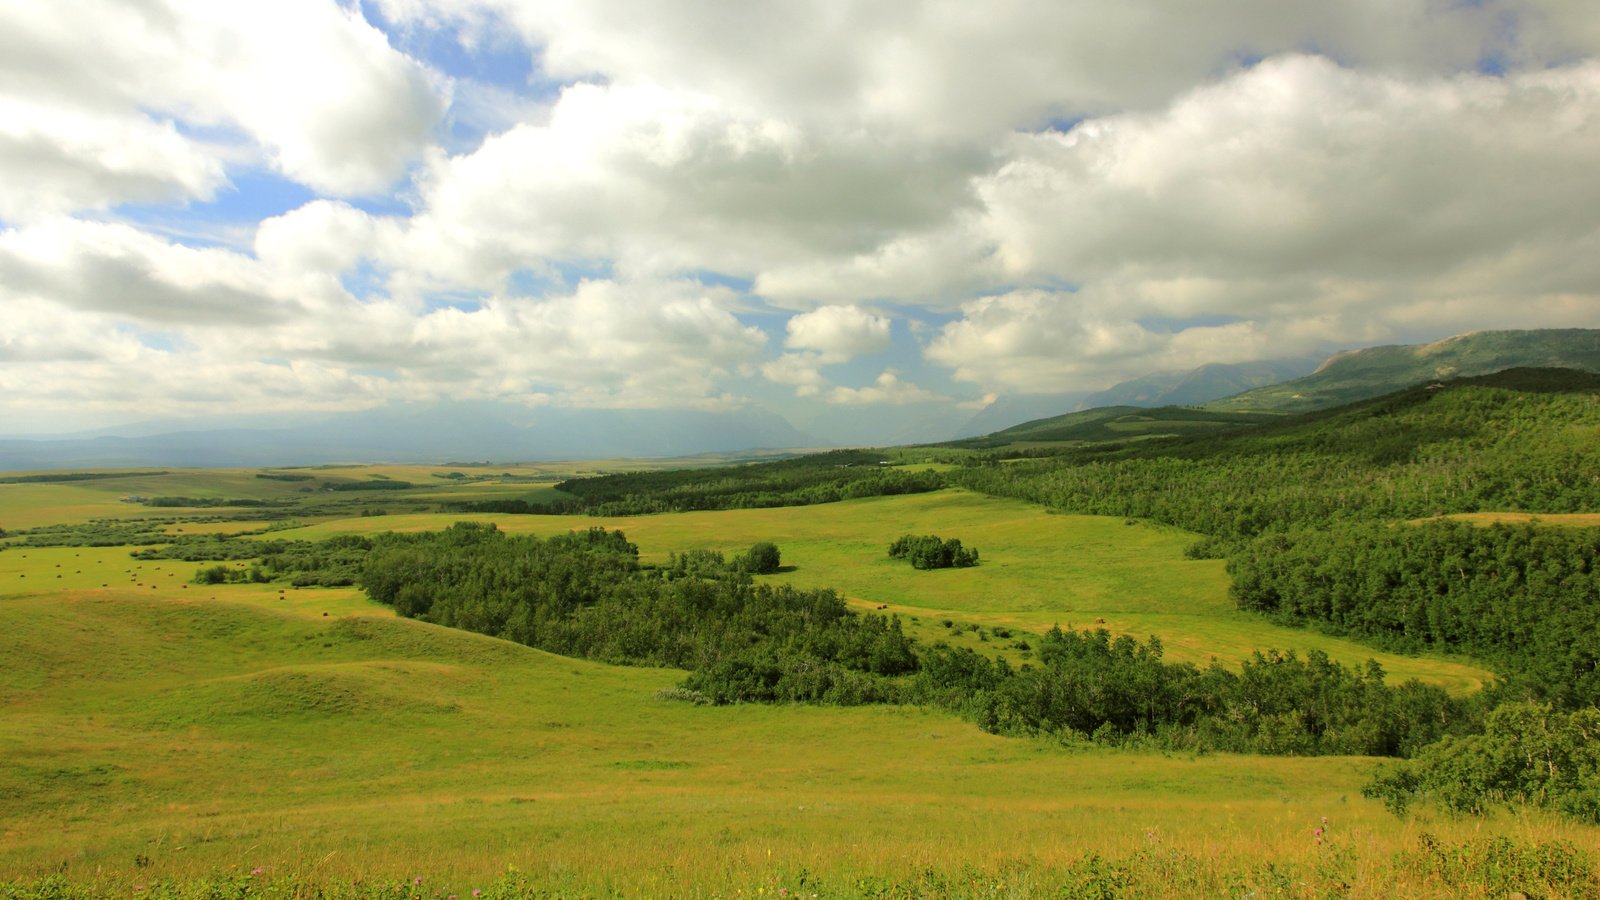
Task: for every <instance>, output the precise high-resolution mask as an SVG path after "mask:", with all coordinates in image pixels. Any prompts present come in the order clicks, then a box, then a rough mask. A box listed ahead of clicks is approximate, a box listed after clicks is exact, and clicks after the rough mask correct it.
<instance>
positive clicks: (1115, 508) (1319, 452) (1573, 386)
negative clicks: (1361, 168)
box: [952, 369, 1600, 706]
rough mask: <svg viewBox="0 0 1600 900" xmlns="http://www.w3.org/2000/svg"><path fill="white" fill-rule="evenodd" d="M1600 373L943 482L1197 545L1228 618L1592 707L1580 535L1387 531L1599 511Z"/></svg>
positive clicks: (1466, 382) (969, 470) (1526, 374)
mask: <svg viewBox="0 0 1600 900" xmlns="http://www.w3.org/2000/svg"><path fill="white" fill-rule="evenodd" d="M1597 437H1600V376H1596V375H1592V374H1588V373H1579V372H1571V371H1563V370H1537V369H1521V370H1510V371H1507V372H1503V373H1499V374H1496V375H1490V376H1484V377H1480V378H1471V379H1460V380H1456V381H1451V382H1446V383H1443V384H1441V385H1433V386H1427V387H1421V388H1414V389H1411V390H1408V391H1403V392H1400V393H1397V394H1392V395H1389V396H1387V397H1383V398H1380V399H1377V400H1372V401H1367V402H1365V403H1360V404H1356V405H1353V406H1348V407H1342V408H1340V409H1337V410H1332V411H1329V412H1326V413H1318V414H1313V415H1309V416H1304V417H1297V418H1295V419H1291V420H1287V421H1285V422H1283V423H1281V424H1277V425H1271V426H1267V427H1263V428H1259V429H1254V430H1251V431H1249V432H1245V433H1238V434H1219V435H1212V436H1207V437H1197V438H1192V439H1179V440H1171V441H1165V442H1160V443H1142V444H1124V445H1102V446H1097V447H1089V448H1082V449H1076V450H1069V451H1066V452H1063V453H1061V454H1059V455H1056V456H1052V457H1049V458H1046V459H1037V460H1024V461H1017V462H1009V463H1002V462H998V461H993V460H991V461H989V462H987V463H986V464H980V465H974V466H970V467H966V468H962V469H959V470H957V471H956V472H955V473H954V474H953V475H952V478H953V479H954V480H955V481H956V482H957V483H959V484H963V485H965V486H967V487H970V488H973V489H975V490H981V491H985V492H988V493H994V494H1001V495H1007V496H1013V497H1021V498H1024V499H1029V500H1034V501H1037V502H1040V503H1044V504H1046V505H1049V506H1051V507H1053V508H1056V509H1061V510H1068V511H1072V512H1087V513H1101V514H1108V515H1122V516H1132V517H1145V518H1151V519H1155V520H1158V521H1162V522H1167V523H1170V524H1174V525H1179V526H1182V527H1184V528H1189V529H1192V530H1194V531H1198V532H1201V533H1203V534H1206V535H1208V536H1209V537H1208V538H1207V539H1206V540H1205V541H1202V542H1201V543H1200V544H1199V545H1197V546H1196V547H1195V548H1193V552H1194V553H1196V554H1205V555H1218V556H1227V557H1229V558H1230V564H1231V566H1232V568H1233V571H1234V573H1235V576H1236V578H1237V583H1236V586H1235V592H1236V594H1235V595H1236V599H1237V600H1238V601H1239V603H1240V605H1241V606H1243V607H1245V608H1247V609H1254V610H1260V611H1264V612H1268V613H1270V614H1272V615H1275V616H1277V617H1279V618H1281V619H1286V620H1292V621H1300V622H1307V623H1312V624H1317V625H1320V626H1321V627H1324V628H1326V629H1328V630H1331V631H1334V632H1336V633H1343V634H1354V635H1360V636H1363V637H1365V638H1367V639H1369V640H1373V641H1375V642H1377V643H1380V644H1384V645H1387V646H1395V647H1409V648H1413V649H1420V648H1423V647H1428V648H1433V649H1444V650H1452V651H1460V652H1465V653H1470V654H1474V655H1477V656H1480V657H1481V658H1484V659H1487V660H1491V661H1494V662H1496V663H1498V664H1499V665H1500V666H1501V668H1502V671H1506V672H1508V673H1510V674H1516V675H1518V676H1521V679H1522V683H1523V684H1524V685H1525V687H1527V689H1528V690H1530V691H1532V692H1533V693H1535V694H1537V695H1539V696H1545V697H1549V698H1552V699H1555V700H1556V701H1558V702H1560V703H1562V704H1564V705H1569V706H1570V705H1573V704H1590V703H1595V702H1597V701H1600V678H1597V677H1596V674H1595V665H1596V659H1597V651H1596V649H1595V648H1596V646H1597V643H1600V642H1597V631H1596V624H1595V623H1596V622H1597V621H1600V594H1597V582H1596V580H1595V575H1594V556H1595V535H1594V534H1592V533H1590V532H1576V533H1563V532H1553V531H1552V530H1551V529H1548V528H1541V527H1538V526H1523V527H1520V528H1515V529H1511V528H1504V529H1489V530H1474V529H1472V528H1470V527H1468V526H1464V525H1450V524H1437V525H1430V526H1425V527H1420V528H1412V527H1409V526H1397V525H1396V524H1395V523H1399V522H1405V521H1408V520H1414V519H1420V518H1424V517H1431V516H1439V515H1444V514H1449V513H1469V512H1476V511H1480V510H1496V511H1506V510H1516V511H1526V512H1536V513H1565V512H1582V511H1593V510H1596V509H1600V440H1597V439H1596V438H1597Z"/></svg>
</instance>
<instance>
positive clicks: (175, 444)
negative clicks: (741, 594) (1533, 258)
mask: <svg viewBox="0 0 1600 900" xmlns="http://www.w3.org/2000/svg"><path fill="white" fill-rule="evenodd" d="M1523 366H1528V367H1560V368H1570V369H1580V370H1584V371H1589V372H1600V329H1561V330H1539V331H1482V332H1474V333H1471V334H1464V335H1457V336H1455V337H1450V338H1445V339H1443V340H1439V341H1434V342H1432V343H1428V344H1415V345H1402V346H1385V347H1371V348H1367V349H1364V350H1354V351H1348V352H1343V353H1337V354H1334V355H1333V356H1331V357H1328V358H1327V359H1325V360H1324V361H1322V362H1321V364H1320V365H1318V364H1317V361H1316V360H1315V359H1313V358H1310V357H1297V358H1288V359H1278V360H1268V361H1263V362H1254V363H1236V364H1211V365H1205V366H1200V367H1199V368H1196V369H1191V370H1187V371H1181V372H1162V373H1156V374H1152V375H1146V376H1143V377H1141V378H1135V379H1132V380H1130V381H1125V382H1123V383H1121V384H1118V385H1115V386H1113V387H1111V388H1108V389H1106V390H1104V391H1100V392H1098V393H1093V394H1082V393H1058V394H1046V395H1030V396H1018V397H1007V398H1001V399H999V400H997V401H996V402H994V403H992V404H990V405H989V406H988V407H987V408H985V409H984V410H982V411H980V412H979V413H978V414H977V415H975V416H974V417H973V418H972V419H970V420H969V421H968V422H967V423H966V425H965V426H964V427H962V428H960V429H959V432H958V433H957V434H956V435H954V436H955V437H960V438H975V439H979V440H984V439H985V438H982V437H980V436H985V435H987V436H989V438H990V439H994V440H1001V441H1002V442H1004V441H1015V440H1034V441H1038V440H1067V439H1080V438H1082V437H1083V436H1085V435H1089V434H1090V433H1095V434H1099V433H1102V432H1104V433H1106V434H1114V433H1119V432H1126V433H1129V434H1157V433H1168V432H1170V431H1173V430H1178V431H1181V430H1184V429H1187V428H1194V427H1202V422H1201V420H1202V419H1203V420H1205V424H1207V425H1209V424H1214V423H1213V420H1212V417H1208V416H1200V415H1197V414H1196V413H1194V412H1192V411H1191V412H1185V413H1177V412H1168V413H1161V414H1146V413H1141V412H1140V411H1141V410H1142V409H1155V408H1161V407H1204V408H1205V409H1206V410H1208V411H1210V412H1212V413H1261V412H1274V413H1286V412H1305V411H1310V410H1315V409H1324V408H1327V407H1331V406H1337V405H1340V404H1343V403H1349V402H1352V401H1355V400H1360V399H1364V398H1367V397H1375V396H1378V395H1381V394H1385V393H1388V392H1390V391H1394V390H1398V389H1400V388H1404V387H1408V386H1411V385H1415V384H1420V383H1424V382H1427V381H1430V380H1436V379H1444V378H1451V377H1460V376H1472V375H1484V374H1488V373H1491V372H1497V371H1500V370H1502V369H1508V368H1512V367H1523ZM1063 410H1065V412H1063ZM851 415H853V416H854V418H851ZM1243 421H1244V419H1242V418H1241V419H1240V420H1239V422H1238V423H1242V422H1243ZM1017 423H1021V424H1017ZM1238 423H1234V424H1238ZM824 424H827V423H822V422H815V423H809V425H810V426H811V428H813V429H815V430H816V431H818V432H819V433H823V429H822V425H824ZM836 424H837V425H838V426H839V427H838V428H830V430H829V431H827V432H826V433H829V434H834V433H835V432H838V434H836V435H835V437H838V436H839V435H843V436H844V437H845V438H846V439H848V440H852V441H857V442H859V443H871V442H873V441H872V440H871V439H870V438H869V437H868V436H869V435H870V434H873V433H874V432H873V431H872V429H873V426H874V424H875V423H874V421H873V416H872V412H871V410H856V411H854V413H853V414H845V415H844V416H842V418H841V420H840V422H839V423H836ZM876 424H877V425H878V426H879V427H881V426H882V422H881V421H880V422H877V423H876ZM841 429H842V430H841ZM951 430H954V429H950V427H949V426H948V425H940V424H939V423H938V422H935V421H929V422H927V423H924V424H921V425H917V426H914V427H902V428H901V432H902V433H900V434H898V435H897V437H898V438H899V440H898V441H897V442H901V443H910V442H921V441H928V440H939V439H940V437H941V436H951V435H950V431H951ZM879 442H881V439H880V441H879ZM828 443H829V442H828V441H824V440H820V439H818V438H817V437H816V436H814V435H812V434H808V433H806V432H805V431H801V430H800V429H797V428H795V427H794V426H793V425H792V424H790V423H789V422H788V421H787V420H786V419H784V418H783V417H781V416H778V415H776V414H774V413H771V412H768V411H764V410H761V409H758V408H744V409H739V410H729V411H697V410H636V409H635V410H627V409H565V408H551V407H540V408H529V407H524V406H518V405H515V404H510V403H497V402H489V401H477V402H466V403H451V404H438V405H433V406H416V407H408V406H400V407H389V408H383V409H375V410H366V411H362V412H354V413H348V414H343V415H325V416H322V417H319V418H309V419H298V420H296V419H285V418H280V419H278V420H276V421H273V422H262V421H261V420H250V419H245V420H239V419H234V420H212V421H211V422H209V423H203V424H202V423H174V422H153V423H145V424H142V425H131V426H124V427H121V428H116V429H107V430H104V431H99V432H89V433H83V434H74V435H56V436H34V437H26V438H24V437H11V438H0V469H6V470H27V469H61V468H72V467H82V466H104V467H136V466H274V465H316V464H321V463H331V462H354V461H383V462H441V461H447V460H484V461H490V460H492V461H515V460H538V459H575V458H578V459H593V458H604V457H639V458H644V457H674V456H690V455H695V454H702V453H730V452H737V451H743V450H752V449H795V448H811V447H821V446H826V445H827V444H828Z"/></svg>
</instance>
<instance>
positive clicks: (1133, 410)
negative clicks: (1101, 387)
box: [946, 406, 1279, 449]
mask: <svg viewBox="0 0 1600 900" xmlns="http://www.w3.org/2000/svg"><path fill="white" fill-rule="evenodd" d="M1277 418H1279V416H1278V415H1277V414H1274V413H1256V412H1216V411H1212V410H1205V409H1195V408H1193V407H1187V406H1162V407H1157V408H1155V409H1147V408H1145V407H1139V406H1103V407H1099V408H1097V409H1086V410H1083V411H1082V412H1073V413H1067V414H1065V415H1060V416H1051V417H1049V418H1046V419H1035V420H1033V421H1031V422H1023V423H1022V424H1021V425H1013V426H1011V427H1010V428H1007V429H1004V430H1002V431H997V432H995V433H994V434H990V435H986V436H984V437H979V438H969V439H967V440H962V441H953V442H951V443H950V444H948V445H946V446H955V447H968V448H973V449H988V448H993V447H1003V446H1006V445H1008V444H1017V443H1062V442H1079V443H1085V444H1093V443H1101V442H1105V441H1128V440H1135V439H1140V438H1153V437H1170V436H1174V435H1184V434H1197V433H1203V432H1211V431H1220V430H1225V429H1231V428H1238V427H1240V426H1245V425H1258V424H1261V423H1263V422H1270V421H1273V420H1275V419H1277Z"/></svg>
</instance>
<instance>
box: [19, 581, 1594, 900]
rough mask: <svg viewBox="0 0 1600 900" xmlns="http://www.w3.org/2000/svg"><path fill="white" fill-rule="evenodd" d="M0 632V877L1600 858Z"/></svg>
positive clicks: (1381, 822) (268, 658)
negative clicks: (1495, 847) (1396, 855)
mask: <svg viewBox="0 0 1600 900" xmlns="http://www.w3.org/2000/svg"><path fill="white" fill-rule="evenodd" d="M0 627H4V628H5V629H6V631H7V633H8V634H9V635H11V636H12V640H11V641H10V642H8V644H7V646H6V650H5V651H4V656H5V659H4V662H5V666H4V672H5V674H4V676H0V677H3V679H4V680H3V681H0V684H3V685H4V690H5V692H6V694H7V695H8V697H9V698H10V702H8V704H7V710H6V714H5V727H4V729H3V730H0V759H3V760H4V763H3V764H0V809H3V811H4V821H5V823H6V824H5V832H4V836H5V842H4V844H3V849H0V877H4V876H17V875H31V874H42V873H45V872H52V871H57V870H58V869H61V870H64V871H66V872H68V873H71V874H77V875H80V876H87V875H89V874H90V873H99V874H100V875H101V876H102V877H104V876H106V875H108V874H109V875H111V876H113V878H114V879H122V883H123V884H125V885H131V884H133V883H136V882H147V881H150V880H152V879H159V878H162V877H181V876H184V875H187V874H194V873H205V872H210V871H213V870H216V869H221V870H224V871H226V870H228V868H229V867H230V866H236V867H238V869H237V870H236V871H243V870H246V869H249V868H254V867H256V866H264V867H267V868H269V869H270V870H271V871H274V872H279V871H282V872H304V871H305V870H307V869H311V868H312V867H320V868H319V870H318V871H319V873H320V875H321V876H324V877H329V878H343V877H360V876H368V877H370V876H381V877H390V878H393V877H406V878H410V877H414V876H416V875H422V876H425V877H426V878H427V883H428V884H429V885H430V886H448V887H450V888H451V889H452V890H458V891H461V892H462V893H465V891H467V890H470V889H471V888H472V887H473V886H474V885H480V884H483V883H485V882H486V881H488V880H489V879H491V878H493V877H494V876H495V875H497V874H498V873H499V872H501V871H503V870H504V869H505V867H506V866H507V865H515V866H517V867H519V868H520V869H522V870H523V871H525V872H528V873H530V874H531V875H533V876H535V877H536V878H538V879H541V880H546V881H554V882H556V883H558V884H559V883H567V884H569V885H571V886H572V887H574V888H576V889H578V890H580V891H600V890H606V889H620V890H623V891H625V892H629V893H634V892H644V893H685V894H693V893H698V892H701V891H700V890H697V889H696V886H699V888H700V889H701V890H709V889H710V888H711V887H712V886H719V887H733V886H742V887H743V888H745V889H746V890H747V891H751V892H753V889H755V888H756V887H759V886H761V885H763V884H766V885H769V886H778V885H779V884H780V883H781V882H783V881H785V880H787V881H789V882H790V883H791V884H793V883H794V879H796V878H797V877H798V873H799V872H801V871H802V870H804V871H809V872H810V873H812V874H813V875H815V876H817V877H819V878H822V879H825V880H826V881H828V882H831V883H844V882H848V880H849V878H850V877H851V875H850V873H883V874H889V875H910V874H914V873H917V872H920V871H922V870H924V869H928V868H933V869H938V870H947V871H953V870H958V869H959V868H960V867H961V866H964V865H967V866H976V867H980V868H985V869H994V870H996V871H998V870H1000V869H1001V868H1003V867H1004V866H1005V865H1007V864H1011V863H1017V864H1025V865H1028V866H1033V867H1040V866H1042V867H1051V866H1060V865H1065V864H1068V863H1070V862H1071V861H1073V860H1075V859H1077V858H1079V857H1081V856H1082V855H1083V854H1085V853H1086V852H1094V853H1098V854H1102V855H1110V856H1122V855H1127V854H1132V853H1135V852H1137V851H1140V850H1145V849H1149V848H1151V847H1161V848H1166V849H1170V850H1172V851H1176V852H1180V853H1184V854H1189V855H1192V856H1194V857H1196V858H1198V859H1200V860H1203V861H1205V865H1206V866H1214V867H1216V869H1217V871H1218V872H1226V871H1228V870H1231V869H1242V870H1247V871H1248V870H1250V869H1252V868H1253V867H1255V864H1256V862H1257V861H1259V860H1260V859H1263V858H1271V859H1275V860H1278V861H1279V862H1280V864H1282V865H1288V866H1295V865H1298V866H1304V867H1306V869H1307V870H1308V871H1310V870H1312V869H1314V867H1315V866H1316V865H1317V864H1318V861H1319V858H1320V856H1319V854H1321V853H1322V852H1323V851H1322V850H1319V848H1318V847H1317V845H1316V844H1315V843H1314V841H1313V839H1312V837H1311V830H1312V829H1313V828H1315V827H1317V825H1318V823H1319V822H1320V819H1321V817H1322V816H1327V817H1329V819H1330V820H1331V822H1332V824H1333V827H1334V828H1335V829H1336V831H1335V832H1334V833H1336V834H1338V835H1339V839H1340V841H1341V842H1342V846H1345V847H1348V848H1349V849H1351V850H1354V851H1359V852H1361V853H1362V854H1364V858H1369V859H1370V865H1372V866H1373V869H1372V871H1371V872H1368V873H1367V874H1365V875H1363V874H1362V872H1361V870H1360V869H1359V868H1358V869H1356V870H1352V873H1351V874H1352V875H1353V876H1356V877H1369V878H1373V879H1376V878H1378V877H1380V870H1381V864H1382V863H1383V862H1384V861H1385V860H1386V859H1387V849H1388V848H1391V847H1397V846H1411V845H1413V844H1415V842H1416V841H1417V839H1418V835H1419V834H1421V833H1422V832H1423V831H1424V830H1426V831H1430V832H1432V833H1435V834H1438V835H1441V836H1445V837H1458V836H1459V837H1465V836H1468V835H1474V834H1480V833H1499V832H1502V831H1509V832H1510V833H1513V834H1518V835H1524V836H1525V835H1535V836H1542V837H1549V836H1555V835H1562V836H1565V837H1567V838H1568V839H1574V840H1577V841H1580V842H1583V843H1584V845H1586V846H1591V847H1592V846H1594V845H1595V843H1596V841H1597V840H1600V832H1597V831H1596V830H1594V829H1576V828H1572V827H1569V826H1562V825H1557V824H1555V823H1552V822H1550V821H1548V820H1544V819H1537V818H1530V819H1503V820H1497V821H1493V822H1490V823H1478V822H1456V821H1431V822H1429V821H1422V822H1418V821H1412V822H1406V823H1402V822H1400V821H1398V820H1395V819H1394V818H1393V817H1391V816H1389V815H1388V814H1387V813H1385V812H1383V811H1382V809H1381V808H1380V807H1378V806H1377V805H1376V804H1374V803H1371V802H1368V801H1366V800H1363V799H1362V798H1361V797H1360V796H1359V786H1360V784H1361V782H1362V780H1363V779H1364V777H1365V773H1366V772H1367V770H1368V769H1369V768H1370V766H1371V765H1372V763H1371V762H1370V761H1366V760H1358V759H1279V758H1251V757H1234V756H1226V755H1212V756H1201V757H1179V756H1162V755H1141V754H1130V753H1118V752H1111V751H1105V750H1099V749H1077V750H1069V749H1063V748H1060V747H1056V746H1052V745H1049V744H1047V743H1044V742H1037V741H1024V740H1014V739H1006V738H998V737H993V736H990V735H986V734H983V733H981V732H980V731H978V730H977V729H975V728H973V727H971V726H970V725H967V724H966V723H963V722H960V721H957V720H954V719H951V718H949V717H946V716H942V715H937V714H932V713H925V712H921V711H917V710H907V709H900V708H867V709H821V708H808V707H762V706H744V707H734V708H698V707H692V706H686V705H683V704H677V703H670V702H665V701H661V700H657V699H655V697H654V696H653V695H654V692H655V691H656V690H657V689H659V688H661V687H665V686H668V685H671V684H672V683H673V682H674V681H675V680H676V679H677V677H678V676H677V674H676V673H673V672H665V671H658V670H640V669H617V668H611V667H606V666H602V665H597V664H593V663H587V662H581V661H574V660H569V659H564V658H561V657H555V656H551V655H548V654H544V653H540V652H538V651H534V650H529V649H526V648H522V647H518V646H515V645H511V644H506V643H503V642H499V641H495V640H492V639H488V638H483V637H479V636H475V635H470V634H464V633H460V632H453V631H449V630H446V629H441V628H436V627H433V626H428V625H424V624H421V623H417V622H411V621H405V620H397V619H386V618H382V617H371V616H348V617H327V618H324V617H322V616H321V615H320V613H318V612H315V611H313V610H312V609H309V608H289V609H282V610H279V609H271V608H268V606H267V604H266V603H250V602H227V601H197V600H192V599H188V598H173V597H171V595H170V594H167V595H166V596H157V597H146V596H144V595H142V594H138V593H135V592H130V591H127V590H122V589H107V590H100V589H96V590H88V591H65V592H61V593H56V594H51V595H45V596H21V597H19V596H11V597H8V598H6V599H4V600H3V601H0ZM19 662H27V663H29V666H28V668H27V669H26V670H24V669H23V667H21V666H19V665H17V663H19ZM624 860H625V861H626V864H625V865H623V864H622V862H621V861H624ZM1364 887H1365V890H1366V892H1367V893H1369V894H1376V893H1380V892H1381V890H1380V888H1381V885H1380V884H1377V883H1368V884H1366V885H1365V886H1364Z"/></svg>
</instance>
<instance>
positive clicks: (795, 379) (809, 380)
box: [761, 353, 828, 397]
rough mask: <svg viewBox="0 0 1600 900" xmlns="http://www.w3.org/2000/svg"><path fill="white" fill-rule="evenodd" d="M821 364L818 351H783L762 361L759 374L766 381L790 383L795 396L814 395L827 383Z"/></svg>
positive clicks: (820, 356)
mask: <svg viewBox="0 0 1600 900" xmlns="http://www.w3.org/2000/svg"><path fill="white" fill-rule="evenodd" d="M822 364H823V363H822V355H821V354H820V353H785V354H783V355H782V356H780V357H778V358H777V359H774V360H772V361H770V362H767V363H763V364H762V366H761V374H762V375H763V376H765V377H766V379H767V380H768V381H773V382H776V383H778V384H787V385H790V386H791V387H793V388H794V393H795V396H796V397H815V396H816V395H817V394H819V393H821V391H822V389H823V388H824V387H826V386H827V384H828V379H826V378H824V377H823V375H822V372H821V368H822Z"/></svg>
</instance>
